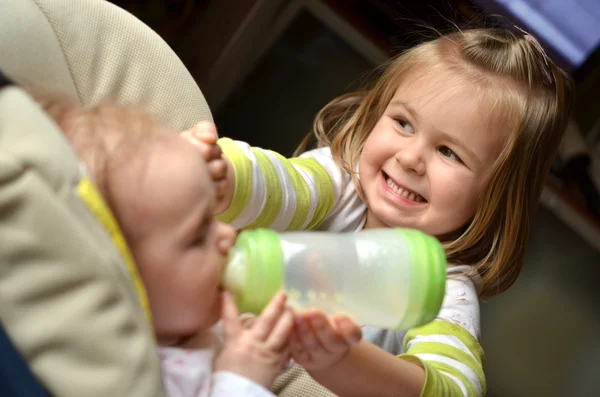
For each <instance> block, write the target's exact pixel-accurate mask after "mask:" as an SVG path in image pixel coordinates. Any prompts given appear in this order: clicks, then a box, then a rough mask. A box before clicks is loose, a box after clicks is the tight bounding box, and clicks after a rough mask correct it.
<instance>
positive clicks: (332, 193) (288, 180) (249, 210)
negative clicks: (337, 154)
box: [218, 138, 348, 231]
mask: <svg viewBox="0 0 600 397" xmlns="http://www.w3.org/2000/svg"><path fill="white" fill-rule="evenodd" d="M218 144H219V146H220V148H221V150H222V151H223V157H224V159H225V160H226V163H227V168H228V169H227V176H226V182H225V184H226V187H225V188H224V189H223V199H222V205H220V206H219V207H220V209H222V208H226V209H225V210H224V211H223V212H222V213H221V214H220V215H219V219H220V220H221V221H223V222H226V223H230V224H232V225H233V226H235V227H237V228H255V227H269V228H272V229H275V230H279V231H282V230H310V229H314V228H316V227H317V226H319V225H320V224H321V223H322V222H323V221H324V220H325V218H326V217H327V215H328V214H329V213H330V212H331V210H332V209H333V207H334V204H335V203H336V202H337V201H338V199H339V197H340V195H341V192H342V190H343V189H344V183H347V182H346V180H347V179H348V178H343V177H342V173H341V170H340V169H339V167H338V166H337V165H336V164H335V162H334V161H333V159H332V158H331V156H328V155H327V154H328V153H329V152H328V149H320V150H321V151H323V155H322V156H320V157H319V158H318V160H317V159H316V158H315V157H310V158H309V157H297V158H291V159H286V158H284V157H283V156H281V155H280V154H278V153H275V152H273V151H270V150H264V149H260V148H256V147H251V146H250V145H248V144H246V143H244V142H240V141H233V140H231V139H228V138H222V139H220V140H219V141H218Z"/></svg>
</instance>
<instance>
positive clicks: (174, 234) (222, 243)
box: [38, 96, 294, 396]
mask: <svg viewBox="0 0 600 397" xmlns="http://www.w3.org/2000/svg"><path fill="white" fill-rule="evenodd" d="M38 101H39V102H40V104H41V105H42V107H43V108H44V109H45V110H46V112H47V113H48V114H49V115H50V116H51V117H52V118H53V119H54V120H55V121H56V123H57V124H58V125H59V127H60V128H61V129H62V130H63V131H64V133H65V136H66V137H67V139H68V140H69V141H70V143H71V144H72V146H73V147H74V149H75V151H76V152H77V154H78V155H79V157H80V158H81V160H82V161H83V163H84V164H85V165H86V167H87V172H88V174H89V177H90V178H91V179H92V180H93V181H94V183H95V185H96V186H97V187H98V189H99V191H100V193H101V195H102V196H103V198H104V199H105V201H106V202H107V204H108V206H109V207H110V209H111V210H112V212H113V214H114V216H115V218H116V220H117V222H118V224H119V226H120V227H121V230H122V233H123V236H124V238H125V241H126V242H127V245H128V247H129V249H130V250H131V253H132V255H133V258H134V259H135V262H136V265H137V268H138V271H139V273H140V276H141V279H142V281H143V284H144V287H145V290H146V292H147V296H148V301H149V307H150V312H151V317H152V325H153V327H154V332H155V335H156V339H157V342H158V345H159V355H160V359H161V363H162V370H163V377H164V384H165V388H166V390H167V394H168V395H169V396H221V395H223V396H225V395H227V396H242V395H243V396H272V395H273V394H272V393H271V392H270V391H268V389H269V388H270V387H271V384H272V382H273V380H274V379H275V377H276V376H277V375H278V374H279V373H280V372H281V370H282V368H283V365H284V364H285V362H286V361H287V358H288V356H289V354H288V351H287V348H288V339H289V337H290V333H291V331H292V328H293V323H294V321H293V313H292V312H291V311H290V310H289V309H288V308H286V306H285V300H286V296H285V295H284V294H279V295H277V296H276V297H275V298H274V299H273V300H272V301H271V303H270V304H269V305H268V307H267V308H266V309H265V310H264V311H263V313H262V314H261V315H260V316H259V317H257V318H255V319H253V321H252V322H245V323H243V322H241V320H240V317H239V316H238V312H237V308H236V306H235V303H234V302H233V300H232V298H231V296H230V295H229V293H227V292H223V291H222V289H221V286H220V280H221V275H222V273H223V269H224V266H225V264H226V260H227V253H228V251H229V249H230V247H231V246H232V244H233V242H234V240H235V231H234V229H233V228H231V227H230V226H228V225H225V224H223V223H221V222H219V221H217V220H216V219H215V217H214V208H215V187H214V185H213V182H212V181H211V178H210V176H209V170H208V169H207V165H206V163H205V161H204V160H203V159H202V157H201V156H198V153H197V151H196V150H195V149H194V148H193V147H192V146H191V145H189V144H187V143H186V142H185V141H184V140H183V139H181V138H180V137H179V136H178V134H177V133H176V132H174V131H171V130H170V129H169V128H167V127H166V126H165V125H163V124H161V123H159V122H157V121H155V120H153V119H151V118H149V117H148V116H146V115H144V114H142V113H141V112H139V111H137V110H134V109H131V108H125V107H120V106H115V105H110V104H103V105H99V106H95V107H91V108H82V107H79V106H76V105H74V104H72V103H70V102H68V101H65V100H60V99H55V98H54V99H53V98H49V97H44V96H38ZM219 319H222V320H223V321H222V324H221V323H219V327H215V325H216V324H217V323H218V321H219ZM221 325H222V336H223V338H222V339H223V340H221V338H220V334H221V332H219V331H221V327H220V326H221Z"/></svg>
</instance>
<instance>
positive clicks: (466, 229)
mask: <svg viewBox="0 0 600 397" xmlns="http://www.w3.org/2000/svg"><path fill="white" fill-rule="evenodd" d="M419 68H421V69H422V70H436V69H437V70H446V71H447V70H450V71H453V72H456V74H457V76H460V77H459V79H461V78H462V79H461V80H459V82H468V84H472V83H475V84H477V85H478V88H479V89H478V93H479V95H480V98H481V101H482V103H483V104H485V105H487V106H488V107H489V110H490V112H489V114H490V121H489V122H490V124H492V123H499V122H500V121H502V123H503V124H502V125H503V126H504V127H505V129H506V130H507V131H510V132H511V134H510V137H509V140H508V143H507V145H506V146H505V147H504V149H503V151H502V153H501V154H500V156H499V158H498V160H497V161H496V163H495V164H494V165H493V167H492V171H491V173H490V175H489V177H488V179H487V180H486V185H485V189H484V191H483V195H482V199H481V200H479V203H480V204H479V207H478V209H477V211H476V214H475V216H474V217H473V219H472V220H471V221H470V222H469V223H468V224H466V225H464V226H463V227H462V228H460V229H459V230H456V231H454V232H453V233H451V234H450V235H448V236H443V237H440V239H441V240H442V242H443V243H444V246H445V249H446V254H447V256H448V261H449V262H450V263H454V264H468V265H472V266H473V270H474V271H476V272H478V273H479V274H480V275H481V277H482V285H481V295H483V296H489V295H494V294H497V293H500V292H502V291H504V290H506V289H507V288H508V287H510V286H511V285H512V283H513V282H514V281H515V280H516V278H517V275H518V274H519V271H520V269H521V266H522V263H523V259H524V254H525V248H526V246H527V242H528V239H529V232H530V229H531V222H532V219H533V215H534V211H535V209H536V207H537V204H538V201H539V197H540V195H541V192H542V188H543V186H544V181H545V178H546V176H547V174H548V171H549V169H550V166H551V163H552V161H553V158H554V156H555V154H556V152H557V151H558V147H559V144H560V141H561V138H562V135H563V132H564V130H565V128H566V123H567V120H568V116H569V113H570V110H571V105H572V102H573V98H572V96H573V93H572V83H571V79H570V78H569V77H568V76H567V75H566V74H565V73H564V72H563V71H562V70H561V69H559V68H558V67H557V66H556V65H555V64H554V62H552V60H551V59H549V58H548V56H547V55H546V54H545V53H544V51H543V50H542V48H541V46H540V45H539V43H538V42H537V40H535V39H534V38H533V37H532V36H531V35H529V34H527V33H526V32H524V31H521V30H519V29H510V28H506V27H504V28H503V27H495V28H484V29H467V30H458V31H454V32H452V33H449V34H445V35H442V36H440V37H438V38H436V39H434V40H430V41H427V42H424V43H422V44H419V45H417V46H415V47H413V48H410V49H408V50H407V51H405V52H403V53H401V54H400V55H399V56H397V57H396V58H394V59H393V60H391V61H390V62H389V64H388V65H387V67H386V69H385V70H384V72H383V74H382V76H381V77H380V78H379V79H378V80H377V81H376V82H375V84H374V85H373V86H372V87H371V88H368V89H365V90H363V91H359V92H354V93H350V94H346V95H342V96H340V97H338V98H336V99H334V100H333V101H331V102H330V103H329V104H327V105H326V106H325V107H324V108H323V109H322V110H321V111H320V112H319V114H318V115H317V117H316V118H315V121H314V124H313V132H311V133H310V134H309V135H308V136H307V137H306V138H305V140H304V141H303V143H302V144H301V145H300V146H299V148H298V150H297V152H296V153H300V152H301V151H303V150H305V148H306V145H307V142H309V141H310V140H311V139H316V144H317V146H319V147H324V146H330V147H331V152H332V155H333V157H334V159H335V160H336V161H337V162H338V164H340V166H341V167H342V168H343V169H344V170H345V171H346V172H348V173H350V174H352V175H353V178H354V181H355V184H356V186H357V189H358V192H359V194H360V196H361V197H362V198H363V200H364V199H365V197H364V193H363V192H362V190H361V188H360V182H359V180H358V176H357V175H356V173H355V170H356V165H357V164H358V160H359V157H360V155H361V152H362V149H363V146H364V143H365V141H366V139H367V137H368V135H369V133H370V132H371V131H372V130H373V128H374V127H375V124H376V123H377V122H378V120H379V119H380V118H381V116H382V115H383V113H384V111H385V109H386V107H387V106H388V104H389V103H390V101H391V99H392V97H393V95H394V93H395V91H396V89H397V87H398V86H399V85H400V82H401V81H402V80H403V79H404V78H405V77H406V76H407V75H408V74H409V73H411V72H413V71H416V70H418V69H419ZM484 198H485V199H484Z"/></svg>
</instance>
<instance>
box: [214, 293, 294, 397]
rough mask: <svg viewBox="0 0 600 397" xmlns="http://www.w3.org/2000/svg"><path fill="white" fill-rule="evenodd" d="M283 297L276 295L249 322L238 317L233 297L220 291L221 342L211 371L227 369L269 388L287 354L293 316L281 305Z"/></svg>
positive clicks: (283, 303)
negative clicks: (258, 314) (221, 345)
mask: <svg viewBox="0 0 600 397" xmlns="http://www.w3.org/2000/svg"><path fill="white" fill-rule="evenodd" d="M286 299H287V297H286V296H285V294H283V293H280V294H278V295H276V296H275V297H274V298H273V299H272V300H271V302H270V303H269V305H268V306H267V307H266V308H265V309H264V310H263V312H262V314H261V315H260V316H258V317H256V318H254V319H253V320H252V321H244V323H242V321H243V320H242V319H241V318H240V316H239V314H238V311H237V308H236V306H235V303H234V302H233V298H232V297H231V295H230V294H229V293H228V292H224V293H223V309H222V311H223V314H222V318H223V331H224V334H225V345H224V346H223V349H222V350H221V352H220V354H219V355H218V356H217V358H216V359H215V363H214V369H215V371H219V370H221V371H230V372H234V373H236V374H238V375H241V376H244V377H246V378H248V379H251V380H253V381H254V382H256V383H258V384H260V385H262V386H264V387H265V388H267V389H269V388H270V387H271V385H272V383H273V381H274V380H275V377H276V376H277V375H279V374H280V373H281V370H282V368H283V365H284V363H286V362H287V360H288V357H289V352H288V344H289V338H290V335H291V332H292V329H293V326H294V315H293V313H292V311H291V310H290V309H288V308H286V306H285V301H286Z"/></svg>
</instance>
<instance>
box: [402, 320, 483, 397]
mask: <svg viewBox="0 0 600 397" xmlns="http://www.w3.org/2000/svg"><path fill="white" fill-rule="evenodd" d="M409 342H410V348H408V350H407V351H406V354H403V355H400V356H399V357H400V358H401V359H404V360H408V361H411V362H414V363H416V364H418V365H421V366H422V367H423V368H424V369H425V373H426V380H425V386H424V388H423V392H422V393H421V397H434V396H435V397H454V396H463V395H464V393H463V391H462V389H461V387H460V386H459V383H460V384H462V385H463V387H464V390H466V392H467V396H469V397H480V396H484V395H485V391H486V382H485V374H484V372H483V357H484V356H483V349H482V348H481V345H480V344H479V342H478V341H477V340H476V339H475V338H474V337H473V336H472V335H471V334H470V333H469V332H468V331H467V330H465V329H464V328H462V327H460V326H458V325H456V324H453V323H450V322H447V321H441V320H436V321H433V322H431V323H429V324H426V325H424V326H423V327H420V328H415V329H413V330H411V331H409V332H408V333H407V335H406V337H405V339H404V345H405V346H404V347H405V349H406V348H407V346H408V344H409ZM457 382H458V383H457Z"/></svg>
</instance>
